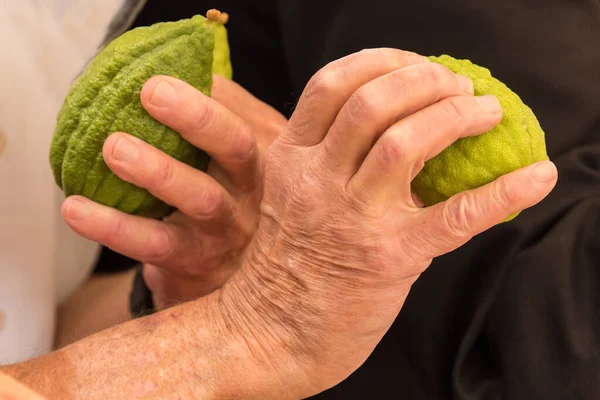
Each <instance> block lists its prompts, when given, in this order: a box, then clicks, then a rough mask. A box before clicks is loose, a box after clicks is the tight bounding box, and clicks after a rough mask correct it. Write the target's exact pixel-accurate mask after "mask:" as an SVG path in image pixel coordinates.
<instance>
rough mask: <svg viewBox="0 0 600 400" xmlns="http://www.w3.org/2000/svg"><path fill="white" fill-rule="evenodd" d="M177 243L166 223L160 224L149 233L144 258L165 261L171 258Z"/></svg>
mask: <svg viewBox="0 0 600 400" xmlns="http://www.w3.org/2000/svg"><path fill="white" fill-rule="evenodd" d="M173 243H175V241H174V238H173V237H172V233H171V230H170V229H169V228H167V226H166V225H165V224H162V223H161V224H159V225H158V226H157V228H156V229H155V230H154V231H153V232H151V233H150V234H149V237H148V244H147V246H144V247H145V253H144V254H143V258H144V260H152V261H153V262H160V261H164V260H166V259H168V258H169V255H170V254H171V251H172V249H173V247H174V246H173Z"/></svg>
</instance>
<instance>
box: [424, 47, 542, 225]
mask: <svg viewBox="0 0 600 400" xmlns="http://www.w3.org/2000/svg"><path fill="white" fill-rule="evenodd" d="M429 59H430V60H431V61H433V62H437V63H440V64H443V65H445V66H447V67H448V68H449V69H450V70H451V71H453V72H455V73H458V74H461V75H464V76H467V77H469V78H471V79H472V80H473V86H474V89H475V95H476V96H482V95H488V94H493V95H495V96H496V97H497V98H498V100H499V101H500V104H501V106H502V110H503V117H502V121H501V122H500V123H499V124H498V125H497V126H496V127H495V128H494V129H492V130H491V131H489V132H486V133H484V134H482V135H478V136H473V137H468V138H463V139H459V140H458V141H456V142H455V143H454V144H452V145H451V146H450V147H448V148H446V149H445V150H444V151H443V152H441V153H440V154H439V155H437V156H436V157H434V158H433V159H431V160H429V161H427V162H426V163H425V167H424V168H423V170H422V171H421V172H420V173H419V174H418V175H417V176H416V177H415V179H414V180H413V182H412V190H413V192H414V193H415V194H416V195H417V196H418V197H419V198H420V199H421V201H423V203H424V204H425V205H426V206H430V205H433V204H436V203H439V202H442V201H444V200H446V199H448V198H450V197H451V196H453V195H455V194H457V193H459V192H462V191H465V190H469V189H475V188H478V187H480V186H483V185H485V184H487V183H490V182H492V181H494V180H495V179H496V178H498V177H500V176H502V175H505V174H507V173H509V172H512V171H515V170H517V169H520V168H523V167H525V166H528V165H530V164H533V163H536V162H538V161H542V160H547V159H548V155H547V154H546V142H545V139H544V131H543V130H542V128H541V126H540V124H539V122H538V120H537V118H536V117H535V115H534V114H533V112H532V110H531V109H530V108H529V107H528V106H527V105H525V104H524V103H523V101H522V100H521V98H520V97H519V96H518V95H517V94H516V93H514V92H513V91H512V90H510V89H509V88H508V87H507V86H506V85H505V84H504V83H502V82H500V81H499V80H498V79H496V78H494V77H493V76H492V75H491V73H490V71H489V70H488V69H486V68H483V67H480V66H478V65H475V64H473V63H472V62H471V61H469V60H457V59H455V58H452V57H450V56H448V55H442V56H439V57H434V56H432V57H429ZM518 214H519V212H516V213H514V214H512V215H511V216H509V217H508V218H507V220H506V221H508V220H511V219H513V218H514V217H516V216H517V215H518Z"/></svg>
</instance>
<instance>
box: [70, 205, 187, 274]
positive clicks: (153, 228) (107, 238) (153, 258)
mask: <svg viewBox="0 0 600 400" xmlns="http://www.w3.org/2000/svg"><path fill="white" fill-rule="evenodd" d="M62 215H63V219H64V220H65V222H66V223H67V224H68V225H69V226H70V227H71V229H73V230H74V231H75V232H77V233H79V234H80V235H82V236H84V237H86V238H88V239H90V240H92V241H94V242H98V243H100V244H102V245H104V246H106V247H108V248H110V249H112V250H114V251H116V252H117V253H120V254H123V255H124V256H126V257H130V258H132V259H135V260H138V261H141V262H148V263H154V264H162V263H164V262H165V261H166V260H168V259H170V258H172V257H174V256H175V255H176V254H177V253H178V251H177V246H180V245H181V244H182V243H184V242H185V237H184V235H182V234H181V232H180V231H179V230H178V228H177V227H175V226H173V225H169V224H165V223H164V222H161V221H157V220H154V219H149V218H143V217H138V216H135V215H128V214H125V213H122V212H120V211H118V210H116V209H114V208H110V207H106V206H103V205H101V204H98V203H94V202H93V201H91V200H88V199H86V198H84V197H81V196H70V197H68V198H67V199H66V200H65V201H64V202H63V206H62Z"/></svg>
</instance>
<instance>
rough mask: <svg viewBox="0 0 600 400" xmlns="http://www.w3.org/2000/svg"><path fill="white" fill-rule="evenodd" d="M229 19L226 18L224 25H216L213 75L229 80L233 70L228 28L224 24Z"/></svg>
mask: <svg viewBox="0 0 600 400" xmlns="http://www.w3.org/2000/svg"><path fill="white" fill-rule="evenodd" d="M223 15H227V14H223ZM227 18H228V17H224V20H223V23H221V24H215V52H214V60H213V73H215V74H218V75H221V76H224V77H225V78H227V79H232V78H233V70H232V66H231V56H230V50H229V38H228V37H227V28H225V25H224V23H225V22H227Z"/></svg>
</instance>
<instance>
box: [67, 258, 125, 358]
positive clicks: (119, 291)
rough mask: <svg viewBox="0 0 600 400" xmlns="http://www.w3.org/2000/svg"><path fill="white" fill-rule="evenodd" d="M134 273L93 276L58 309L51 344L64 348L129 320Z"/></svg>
mask: <svg viewBox="0 0 600 400" xmlns="http://www.w3.org/2000/svg"><path fill="white" fill-rule="evenodd" d="M134 273H135V270H132V271H126V272H120V273H115V274H110V275H98V276H93V277H92V278H91V279H90V280H89V281H88V282H86V284H85V285H84V286H83V287H82V288H80V289H79V290H78V291H77V292H75V294H73V295H72V296H71V297H70V298H69V299H68V300H67V301H66V302H65V303H64V304H62V305H61V306H60V307H59V309H58V321H57V329H56V338H55V345H56V347H57V348H61V347H64V346H66V345H68V344H71V343H73V342H76V341H77V340H80V339H82V338H84V337H87V336H89V335H92V334H94V333H96V332H99V331H101V330H103V329H106V328H109V327H111V326H114V325H117V324H120V323H122V322H125V321H128V320H129V319H131V317H130V314H129V292H130V290H131V283H132V280H133V275H134Z"/></svg>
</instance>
